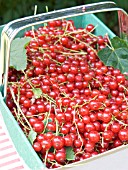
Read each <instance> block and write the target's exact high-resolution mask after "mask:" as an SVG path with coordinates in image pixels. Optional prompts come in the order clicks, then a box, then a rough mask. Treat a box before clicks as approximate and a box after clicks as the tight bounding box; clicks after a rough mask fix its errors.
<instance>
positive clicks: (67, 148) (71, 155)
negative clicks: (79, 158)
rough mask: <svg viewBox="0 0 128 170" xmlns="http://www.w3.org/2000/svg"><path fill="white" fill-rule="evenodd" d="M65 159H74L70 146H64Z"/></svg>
mask: <svg viewBox="0 0 128 170" xmlns="http://www.w3.org/2000/svg"><path fill="white" fill-rule="evenodd" d="M66 159H67V160H68V161H70V160H75V153H74V151H73V148H72V147H66Z"/></svg>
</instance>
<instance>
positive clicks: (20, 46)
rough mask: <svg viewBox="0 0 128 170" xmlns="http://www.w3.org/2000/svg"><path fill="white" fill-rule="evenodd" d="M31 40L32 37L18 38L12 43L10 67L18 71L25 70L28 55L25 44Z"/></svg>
mask: <svg viewBox="0 0 128 170" xmlns="http://www.w3.org/2000/svg"><path fill="white" fill-rule="evenodd" d="M30 40H31V38H30V37H23V38H16V39H14V40H13V41H12V44H11V51H10V66H12V67H14V68H15V69H16V70H25V69H26V66H27V55H26V50H25V44H26V43H28V42H29V41H30Z"/></svg>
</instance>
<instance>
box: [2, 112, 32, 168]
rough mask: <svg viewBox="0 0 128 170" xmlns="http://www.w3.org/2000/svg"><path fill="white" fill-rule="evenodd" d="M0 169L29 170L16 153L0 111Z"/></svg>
mask: <svg viewBox="0 0 128 170" xmlns="http://www.w3.org/2000/svg"><path fill="white" fill-rule="evenodd" d="M0 170H29V168H28V167H27V166H26V165H25V163H24V161H23V160H22V159H21V158H20V156H19V155H18V153H17V151H16V149H15V147H14V145H13V142H12V141H11V138H10V137H9V134H8V132H7V129H6V126H5V124H4V121H3V118H2V115H1V113H0Z"/></svg>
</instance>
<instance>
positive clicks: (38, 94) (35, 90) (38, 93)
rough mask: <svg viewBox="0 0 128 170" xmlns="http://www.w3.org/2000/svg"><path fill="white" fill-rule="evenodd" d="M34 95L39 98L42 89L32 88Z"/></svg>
mask: <svg viewBox="0 0 128 170" xmlns="http://www.w3.org/2000/svg"><path fill="white" fill-rule="evenodd" d="M32 91H33V93H34V96H35V98H36V99H38V98H40V97H41V95H42V90H41V89H40V88H34V89H33V90H32Z"/></svg>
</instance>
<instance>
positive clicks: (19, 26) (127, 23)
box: [0, 1, 128, 97]
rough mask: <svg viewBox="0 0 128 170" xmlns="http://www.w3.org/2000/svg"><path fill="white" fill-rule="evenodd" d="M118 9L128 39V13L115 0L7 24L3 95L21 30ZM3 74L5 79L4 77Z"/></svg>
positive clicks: (1, 66)
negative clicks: (12, 53) (15, 40)
mask: <svg viewBox="0 0 128 170" xmlns="http://www.w3.org/2000/svg"><path fill="white" fill-rule="evenodd" d="M107 11H118V19H119V28H120V36H121V37H123V38H125V39H128V15H127V13H126V12H125V11H124V10H123V9H121V8H118V7H117V6H116V4H115V3H114V2H111V1H108V2H100V3H93V4H88V5H82V6H77V7H72V8H67V9H62V10H57V11H53V12H48V13H43V14H38V15H35V16H30V17H25V18H21V19H17V20H14V21H12V22H10V23H8V24H7V25H5V27H4V29H3V31H2V35H1V62H0V86H3V85H4V91H3V97H6V93H7V92H6V90H7V80H8V67H9V58H10V47H11V42H12V40H13V39H14V38H15V36H16V35H17V34H18V32H20V31H21V30H23V29H25V28H28V27H30V26H34V25H38V24H42V23H44V22H48V21H50V20H56V19H62V18H68V17H73V16H78V15H83V14H91V13H99V12H107ZM2 76H3V79H2Z"/></svg>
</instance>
